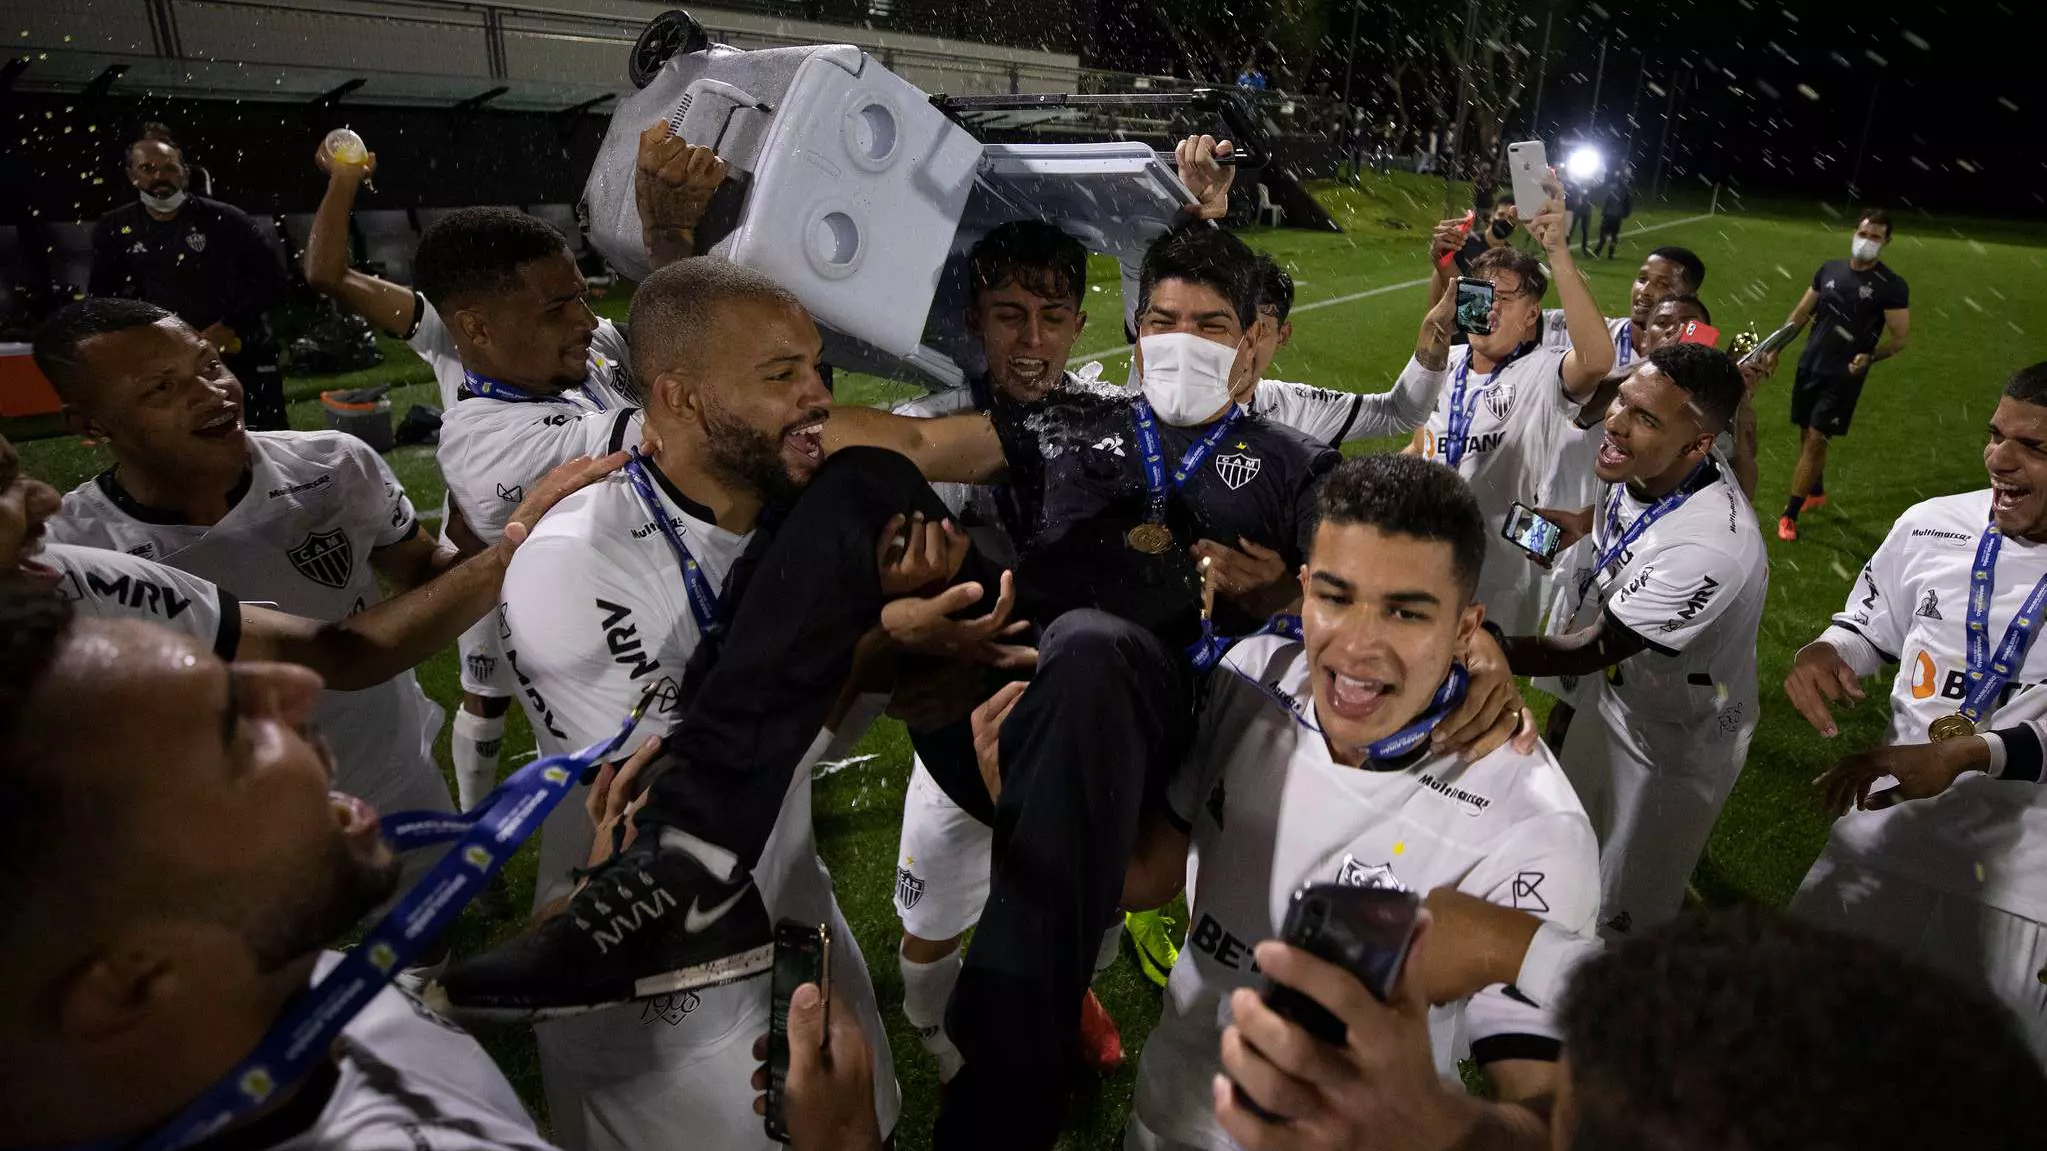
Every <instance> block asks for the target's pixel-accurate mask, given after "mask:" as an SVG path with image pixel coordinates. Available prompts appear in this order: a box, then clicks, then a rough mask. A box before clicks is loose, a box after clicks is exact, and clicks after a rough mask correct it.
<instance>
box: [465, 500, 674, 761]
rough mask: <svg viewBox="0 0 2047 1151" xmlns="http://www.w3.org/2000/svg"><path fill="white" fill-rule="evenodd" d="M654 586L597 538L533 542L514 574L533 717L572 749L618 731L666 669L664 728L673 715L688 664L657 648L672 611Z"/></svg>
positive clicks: (506, 621) (511, 603) (509, 575)
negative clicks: (593, 541)
mask: <svg viewBox="0 0 2047 1151" xmlns="http://www.w3.org/2000/svg"><path fill="white" fill-rule="evenodd" d="M653 586H654V585H653V584H651V583H650V582H646V581H639V582H636V581H634V580H633V579H631V578H630V573H626V572H622V571H621V570H620V568H619V565H618V564H617V563H616V562H615V561H614V560H613V559H612V558H611V557H610V556H608V555H606V554H605V553H603V552H602V551H601V550H600V549H598V548H595V547H592V546H590V544H589V543H588V541H584V540H579V539H573V538H570V537H567V536H553V535H550V536H542V537H541V538H539V539H534V540H528V541H527V542H526V543H525V544H523V545H521V547H520V548H519V550H518V552H517V553H516V554H515V555H514V556H513V559H512V565H511V568H510V569H509V570H508V571H507V572H506V573H505V584H504V592H503V604H502V606H501V607H500V609H499V610H500V611H502V612H503V616H502V625H503V632H504V637H505V658H506V659H507V660H508V661H509V662H510V663H511V665H512V670H513V671H514V673H516V675H517V678H518V681H519V689H520V691H521V692H522V693H524V695H525V697H526V702H527V704H528V707H527V715H528V716H530V717H531V718H532V719H533V722H534V725H535V726H536V727H545V728H546V729H547V730H548V732H549V733H550V734H552V735H553V736H554V737H555V738H556V739H557V740H560V741H561V742H562V744H563V745H564V746H568V747H581V746H584V745H585V744H589V743H593V742H595V741H596V740H598V739H599V738H602V737H604V736H607V735H609V734H611V733H612V732H615V731H617V730H618V725H619V723H620V721H621V720H623V719H624V718H625V713H626V711H627V710H628V709H630V708H631V707H632V706H633V704H635V703H637V702H638V701H639V699H640V696H641V695H642V694H644V693H645V692H646V691H647V690H648V689H649V688H654V687H657V686H658V685H660V684H661V683H662V681H663V677H664V676H669V677H671V683H670V684H669V687H668V690H667V692H666V696H665V699H664V702H663V703H662V704H661V705H659V706H660V708H661V714H656V715H653V716H649V720H650V722H651V721H655V720H658V721H659V724H658V727H656V728H653V729H651V730H658V728H659V727H665V726H667V724H668V723H670V722H672V721H673V720H674V719H675V718H676V716H675V715H673V714H672V712H673V710H674V709H675V707H676V702H675V701H676V692H675V690H674V687H673V683H672V680H673V679H676V678H679V676H680V671H681V669H680V668H674V669H671V668H665V667H663V666H662V663H661V661H660V659H659V658H658V657H657V656H656V654H655V649H656V648H657V647H658V646H659V640H658V636H659V635H660V633H661V625H660V624H659V623H658V622H656V621H658V620H661V619H662V618H663V615H662V612H661V609H660V608H659V606H658V604H657V603H656V602H655V600H654V598H653V595H652V590H653Z"/></svg>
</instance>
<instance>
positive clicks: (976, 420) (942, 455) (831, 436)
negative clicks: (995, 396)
mask: <svg viewBox="0 0 2047 1151" xmlns="http://www.w3.org/2000/svg"><path fill="white" fill-rule="evenodd" d="M850 447H872V448H887V449H888V450H889V451H892V452H897V453H899V454H901V455H905V456H908V457H909V458H910V462H911V463H914V464H916V465H917V470H918V471H920V472H923V473H924V478H925V479H927V480H929V481H931V482H932V483H955V484H985V483H987V482H989V481H990V480H993V479H995V478H996V477H998V476H1000V475H1001V474H1002V473H1003V472H1004V471H1006V470H1008V466H1009V465H1008V461H1007V460H1006V459H1004V457H1003V454H1002V440H1001V439H1000V438H999V437H998V436H997V435H996V434H995V423H994V421H992V420H990V419H989V418H988V415H987V413H985V412H966V413H963V414H961V415H957V416H942V417H940V418H938V419H920V418H917V417H915V416H899V415H896V414H895V413H893V412H884V411H882V410H881V409H879V408H868V407H861V406H858V405H853V404H848V405H845V406H843V407H835V408H833V409H832V416H831V419H829V420H826V421H825V425H824V450H825V452H826V454H830V453H832V452H836V451H838V450H839V449H841V448H850Z"/></svg>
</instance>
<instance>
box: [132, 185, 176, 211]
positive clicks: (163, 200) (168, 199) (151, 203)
mask: <svg viewBox="0 0 2047 1151" xmlns="http://www.w3.org/2000/svg"><path fill="white" fill-rule="evenodd" d="M135 194H136V195H138V196H141V197H142V206H143V207H145V208H148V209H149V210H150V211H152V212H175V211H177V210H178V209H179V208H180V207H182V206H183V205H184V203H185V193H183V192H172V193H171V194H170V195H168V196H152V195H150V194H149V193H147V192H144V191H142V190H141V189H139V188H138V189H136V193H135Z"/></svg>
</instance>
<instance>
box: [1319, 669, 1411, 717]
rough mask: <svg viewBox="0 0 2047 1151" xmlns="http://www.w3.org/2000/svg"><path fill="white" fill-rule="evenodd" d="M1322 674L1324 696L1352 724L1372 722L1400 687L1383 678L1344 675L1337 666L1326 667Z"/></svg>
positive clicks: (1332, 707) (1338, 713)
mask: <svg viewBox="0 0 2047 1151" xmlns="http://www.w3.org/2000/svg"><path fill="white" fill-rule="evenodd" d="M1322 676H1323V684H1322V686H1323V699H1324V700H1325V701H1326V702H1327V703H1328V705H1329V710H1330V711H1332V712H1334V713H1335V714H1336V715H1338V716H1340V717H1342V718H1343V719H1345V720H1347V721H1349V722H1351V723H1370V722H1371V721H1372V717H1373V716H1374V715H1376V714H1378V712H1379V709H1380V708H1382V707H1384V706H1385V704H1386V701H1387V700H1388V699H1390V698H1392V696H1393V693H1394V692H1395V691H1396V690H1398V688H1399V685H1398V684H1393V683H1389V682H1387V681H1386V680H1383V679H1373V678H1370V677H1365V676H1354V675H1345V674H1344V673H1343V672H1340V671H1337V670H1336V669H1335V668H1325V669H1323V672H1322Z"/></svg>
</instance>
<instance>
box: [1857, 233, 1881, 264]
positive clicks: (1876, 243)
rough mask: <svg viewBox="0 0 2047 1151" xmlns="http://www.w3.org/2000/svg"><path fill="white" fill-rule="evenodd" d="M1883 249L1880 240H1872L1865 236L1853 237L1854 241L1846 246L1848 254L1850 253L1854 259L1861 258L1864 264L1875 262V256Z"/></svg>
mask: <svg viewBox="0 0 2047 1151" xmlns="http://www.w3.org/2000/svg"><path fill="white" fill-rule="evenodd" d="M1883 250H1884V246H1883V242H1882V241H1880V240H1872V239H1869V238H1867V237H1865V236H1857V237H1855V241H1854V242H1853V243H1852V244H1850V245H1849V246H1848V251H1849V252H1850V254H1852V255H1853V256H1854V257H1855V258H1856V259H1858V260H1861V261H1862V262H1863V263H1865V264H1868V263H1873V262H1875V260H1876V258H1877V256H1878V255H1879V254H1880V253H1882V252H1883Z"/></svg>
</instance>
